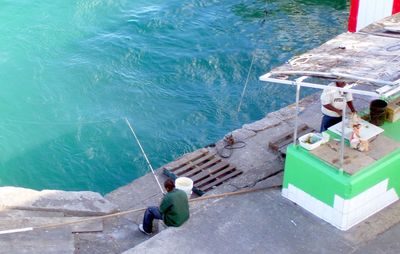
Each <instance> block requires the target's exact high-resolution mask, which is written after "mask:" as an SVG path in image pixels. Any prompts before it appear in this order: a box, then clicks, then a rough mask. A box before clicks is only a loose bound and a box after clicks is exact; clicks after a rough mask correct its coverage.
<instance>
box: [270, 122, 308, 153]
mask: <svg viewBox="0 0 400 254" xmlns="http://www.w3.org/2000/svg"><path fill="white" fill-rule="evenodd" d="M312 131H315V130H314V129H313V128H310V127H309V126H308V125H306V124H304V123H303V124H301V125H300V126H299V127H298V128H297V133H298V134H299V136H301V134H306V133H307V132H312ZM293 135H294V133H293V131H290V132H286V133H284V134H282V135H280V136H277V137H276V138H274V139H273V140H271V141H270V142H269V145H268V146H269V147H270V148H271V149H272V150H273V151H275V152H277V151H279V149H280V148H282V147H283V146H285V145H286V146H287V145H289V144H290V143H292V142H293Z"/></svg>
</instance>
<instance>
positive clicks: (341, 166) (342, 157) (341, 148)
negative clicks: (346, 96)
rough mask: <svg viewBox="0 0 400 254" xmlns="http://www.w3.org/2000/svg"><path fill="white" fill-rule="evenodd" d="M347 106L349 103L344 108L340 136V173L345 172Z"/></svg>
mask: <svg viewBox="0 0 400 254" xmlns="http://www.w3.org/2000/svg"><path fill="white" fill-rule="evenodd" d="M346 107H347V103H346V105H345V107H344V108H343V110H342V135H341V138H340V170H339V171H340V173H341V174H343V164H344V128H345V125H346V122H345V120H346Z"/></svg>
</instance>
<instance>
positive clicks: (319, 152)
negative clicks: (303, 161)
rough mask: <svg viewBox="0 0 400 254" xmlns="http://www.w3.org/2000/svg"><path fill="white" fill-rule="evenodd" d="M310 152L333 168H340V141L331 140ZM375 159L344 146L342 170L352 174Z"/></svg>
mask: <svg viewBox="0 0 400 254" xmlns="http://www.w3.org/2000/svg"><path fill="white" fill-rule="evenodd" d="M310 153H311V154H313V155H315V156H317V157H318V158H320V159H321V160H323V161H325V162H327V163H328V164H331V165H333V166H334V167H335V168H337V169H339V168H340V143H339V142H337V141H335V140H331V141H329V142H328V143H326V144H324V145H321V146H320V147H318V148H316V149H314V150H312V151H310ZM374 162H375V160H374V159H373V158H371V157H370V156H368V155H367V154H366V153H363V152H359V151H357V150H354V149H352V148H350V147H347V146H345V149H344V161H343V171H344V172H346V173H348V174H350V175H353V174H355V173H357V172H358V171H360V170H361V169H363V168H365V167H366V166H368V165H370V164H371V163H374Z"/></svg>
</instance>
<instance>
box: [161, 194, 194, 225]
mask: <svg viewBox="0 0 400 254" xmlns="http://www.w3.org/2000/svg"><path fill="white" fill-rule="evenodd" d="M160 211H161V213H162V215H163V220H164V223H165V225H167V226H174V227H179V226H180V225H182V224H183V223H184V222H185V221H187V220H188V219H189V203H188V197H187V195H186V193H185V192H184V191H182V190H178V189H174V190H173V191H171V192H168V193H167V194H166V195H165V197H164V198H163V200H162V202H161V205H160Z"/></svg>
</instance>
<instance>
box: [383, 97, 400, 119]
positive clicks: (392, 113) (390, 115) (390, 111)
mask: <svg viewBox="0 0 400 254" xmlns="http://www.w3.org/2000/svg"><path fill="white" fill-rule="evenodd" d="M399 119H400V97H399V98H397V99H396V100H394V101H392V102H390V103H389V104H388V106H387V108H386V120H387V121H389V122H392V123H393V122H396V121H397V120H399Z"/></svg>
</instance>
